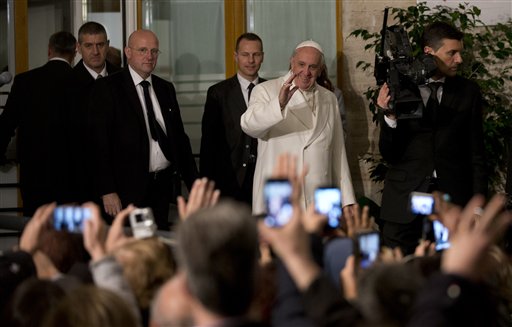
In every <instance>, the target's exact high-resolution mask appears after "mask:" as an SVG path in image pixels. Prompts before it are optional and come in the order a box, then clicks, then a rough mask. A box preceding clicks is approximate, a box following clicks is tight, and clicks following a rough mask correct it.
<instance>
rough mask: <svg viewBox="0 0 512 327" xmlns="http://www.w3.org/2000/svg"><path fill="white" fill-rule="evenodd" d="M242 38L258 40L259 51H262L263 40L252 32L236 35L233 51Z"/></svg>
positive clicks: (236, 49)
mask: <svg viewBox="0 0 512 327" xmlns="http://www.w3.org/2000/svg"><path fill="white" fill-rule="evenodd" d="M242 40H249V41H259V42H260V44H261V51H263V41H262V40H261V38H260V37H259V36H258V35H256V34H254V33H244V34H242V35H240V36H239V37H238V39H236V47H235V51H238V46H239V45H240V42H241V41H242Z"/></svg>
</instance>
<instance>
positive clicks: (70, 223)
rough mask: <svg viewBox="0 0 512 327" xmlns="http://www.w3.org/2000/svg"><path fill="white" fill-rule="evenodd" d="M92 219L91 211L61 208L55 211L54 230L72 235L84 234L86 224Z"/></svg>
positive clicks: (69, 207) (79, 208)
mask: <svg viewBox="0 0 512 327" xmlns="http://www.w3.org/2000/svg"><path fill="white" fill-rule="evenodd" d="M90 218H91V209H89V208H82V207H71V206H59V207H57V208H55V210H54V211H53V228H54V229H55V230H60V231H67V232H71V233H82V232H83V230H84V222H85V221H86V220H87V219H90Z"/></svg>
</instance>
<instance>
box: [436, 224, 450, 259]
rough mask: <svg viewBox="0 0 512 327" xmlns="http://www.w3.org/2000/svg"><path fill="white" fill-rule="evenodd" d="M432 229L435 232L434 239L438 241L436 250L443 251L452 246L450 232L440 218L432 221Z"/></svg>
mask: <svg viewBox="0 0 512 327" xmlns="http://www.w3.org/2000/svg"><path fill="white" fill-rule="evenodd" d="M432 230H433V232H434V239H435V241H436V251H438V252H439V251H443V250H446V249H448V248H449V247H450V245H451V244H450V241H449V240H448V238H449V236H450V232H449V231H448V228H446V227H445V226H444V225H443V224H442V223H441V222H440V221H439V220H434V221H433V222H432Z"/></svg>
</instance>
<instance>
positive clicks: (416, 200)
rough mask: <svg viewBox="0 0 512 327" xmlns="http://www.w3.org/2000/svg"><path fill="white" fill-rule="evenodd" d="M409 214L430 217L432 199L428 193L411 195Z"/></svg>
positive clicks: (432, 208) (432, 206)
mask: <svg viewBox="0 0 512 327" xmlns="http://www.w3.org/2000/svg"><path fill="white" fill-rule="evenodd" d="M410 205H411V212H412V213H413V214H415V215H424V216H427V215H431V214H432V213H433V212H434V197H433V196H432V194H429V193H419V192H413V193H411V203H410Z"/></svg>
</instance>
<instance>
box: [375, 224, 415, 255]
mask: <svg viewBox="0 0 512 327" xmlns="http://www.w3.org/2000/svg"><path fill="white" fill-rule="evenodd" d="M422 232H423V217H416V218H414V220H413V221H412V222H410V223H408V224H399V223H394V222H390V221H384V222H383V226H382V232H381V237H382V242H381V243H382V245H383V246H387V247H390V248H395V247H400V249H401V250H402V253H403V254H404V256H405V255H409V254H413V253H414V251H415V250H416V247H417V246H418V244H419V240H420V238H421V235H422Z"/></svg>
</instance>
